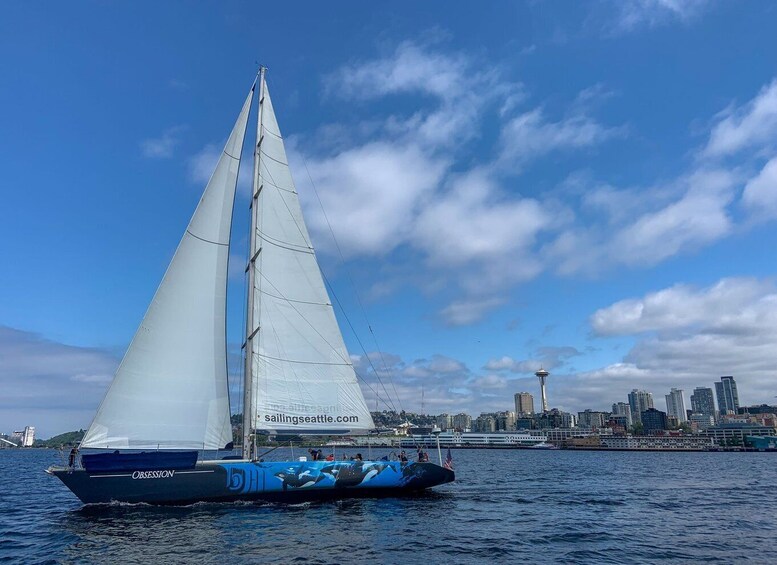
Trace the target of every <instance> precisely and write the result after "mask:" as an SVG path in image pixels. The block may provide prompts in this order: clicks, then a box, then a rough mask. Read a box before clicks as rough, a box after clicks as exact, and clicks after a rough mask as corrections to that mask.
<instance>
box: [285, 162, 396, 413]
mask: <svg viewBox="0 0 777 565" xmlns="http://www.w3.org/2000/svg"><path fill="white" fill-rule="evenodd" d="M300 157H302V163H303V164H304V165H305V172H306V173H307V174H308V180H310V185H311V186H312V187H313V192H314V193H315V195H316V200H318V205H319V206H320V207H321V212H322V213H323V214H324V219H325V220H326V225H327V226H328V227H329V233H330V234H331V235H332V240H333V241H334V242H335V247H336V248H337V253H338V255H340V263H341V264H342V265H345V257H344V256H343V251H342V249H340V243H339V242H338V241H337V237H335V232H334V230H333V229H332V224H331V222H330V221H329V216H327V213H326V209H325V208H324V204H323V202H321V197H320V196H319V195H318V189H317V188H316V183H315V182H313V177H312V175H311V174H310V169H308V162H307V160H306V159H305V157H304V155H302V154H300ZM322 274H323V273H322ZM345 275H346V277H348V282H349V283H350V284H351V288H352V289H353V293H354V295H355V296H356V302H357V303H358V304H359V308H360V310H361V312H362V316H364V320H365V321H366V322H367V327H368V328H369V330H370V334H372V340H373V341H374V342H375V348H376V349H377V350H378V354H379V355H380V360H381V363H382V364H383V370H384V371H385V372H386V374H387V375H388V377H389V382H390V383H391V388H392V389H393V390H394V395H395V396H396V399H397V403H398V404H399V408H400V410H404V408H403V407H402V399H401V398H400V397H399V393H398V392H397V387H396V385H395V384H394V373H393V371H389V368H388V364H387V363H386V359H385V357H384V356H383V350H382V349H381V348H380V345H379V344H378V338H377V337H376V336H375V332H374V331H373V330H372V324H370V321H369V319H368V318H367V311H366V310H365V309H364V305H363V304H362V300H361V297H360V296H359V292H358V291H357V289H356V285H355V284H354V282H353V278H351V273H350V272H349V271H348V269H347V268H346V269H345ZM330 288H331V285H330ZM333 292H334V291H333ZM355 333H356V332H355V331H354V334H355ZM368 358H369V357H368ZM370 364H372V362H371V361H370ZM374 370H375V368H374V367H373V371H374ZM376 374H377V373H376ZM386 394H388V391H386ZM394 411H395V412H396V409H394Z"/></svg>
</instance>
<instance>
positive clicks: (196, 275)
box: [81, 83, 256, 449]
mask: <svg viewBox="0 0 777 565" xmlns="http://www.w3.org/2000/svg"><path fill="white" fill-rule="evenodd" d="M255 86H256V84H255V83H254V86H252V87H251V91H250V92H249V94H248V97H247V98H246V100H245V103H244V104H243V109H242V110H241V112H240V115H239V117H238V119H237V122H236V123H235V126H234V128H233V130H232V134H231V135H230V136H229V140H228V141H227V144H226V146H225V147H224V152H223V153H222V155H221V157H220V159H219V161H218V164H217V165H216V169H215V171H214V172H213V176H212V177H211V179H210V181H209V182H208V185H207V187H206V188H205V192H204V194H203V196H202V199H201V200H200V203H199V205H198V206H197V210H196V211H195V212H194V216H192V219H191V221H190V222H189V226H188V227H187V229H186V232H185V233H184V235H183V238H182V239H181V243H180V244H179V246H178V249H177V250H176V252H175V255H174V257H173V259H172V261H171V262H170V266H169V267H168V269H167V272H166V273H165V276H164V278H163V279H162V282H161V284H160V285H159V288H158V289H157V291H156V294H155V295H154V299H153V300H152V302H151V305H150V306H149V308H148V311H147V312H146V315H145V316H144V318H143V322H142V323H141V324H140V327H139V328H138V330H137V332H136V333H135V337H134V338H133V339H132V343H131V344H130V346H129V348H128V349H127V352H126V354H125V355H124V359H123V361H122V362H121V365H120V366H119V368H118V370H117V371H116V375H115V377H114V379H113V382H112V383H111V386H110V388H109V389H108V392H107V393H106V395H105V398H104V399H103V402H102V404H101V405H100V408H99V410H98V411H97V415H96V416H95V418H94V421H93V422H92V425H91V426H90V427H89V430H88V431H87V432H86V435H85V436H84V439H83V441H82V442H81V447H84V448H116V449H118V448H133V449H158V448H162V449H164V448H168V449H171V448H177V449H182V448H185V449H219V448H223V447H224V446H225V445H227V444H228V443H230V442H231V441H232V427H231V425H230V419H229V417H230V412H229V391H228V383H227V359H226V290H227V261H228V257H229V237H230V230H231V226H232V207H233V204H234V198H235V186H236V183H237V176H238V170H239V168H240V157H241V153H242V148H243V139H244V137H245V131H246V124H247V121H248V114H249V111H250V109H251V100H252V99H253V93H254V89H255Z"/></svg>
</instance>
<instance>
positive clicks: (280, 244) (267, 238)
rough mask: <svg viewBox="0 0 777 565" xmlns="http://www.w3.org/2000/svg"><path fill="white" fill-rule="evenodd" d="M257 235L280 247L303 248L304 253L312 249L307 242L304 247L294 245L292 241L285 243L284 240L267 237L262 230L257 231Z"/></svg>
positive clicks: (297, 244)
mask: <svg viewBox="0 0 777 565" xmlns="http://www.w3.org/2000/svg"><path fill="white" fill-rule="evenodd" d="M256 233H258V234H259V237H261V238H262V239H264V240H266V241H269V242H270V243H275V244H276V245H278V246H279V247H281V246H284V245H286V246H288V247H302V248H303V251H308V250H309V249H310V246H308V242H307V241H306V242H305V244H304V245H302V244H299V243H292V242H290V241H283V240H282V239H278V238H277V237H273V236H271V235H267V234H266V233H264V232H262V231H260V230H256Z"/></svg>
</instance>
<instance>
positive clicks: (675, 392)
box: [665, 388, 688, 424]
mask: <svg viewBox="0 0 777 565" xmlns="http://www.w3.org/2000/svg"><path fill="white" fill-rule="evenodd" d="M665 398H666V413H667V414H668V415H669V416H674V417H675V418H677V422H678V423H679V424H682V423H683V422H686V421H688V416H687V415H686V414H685V400H684V399H683V389H681V388H673V389H672V390H671V391H670V392H669V394H667V395H666V396H665Z"/></svg>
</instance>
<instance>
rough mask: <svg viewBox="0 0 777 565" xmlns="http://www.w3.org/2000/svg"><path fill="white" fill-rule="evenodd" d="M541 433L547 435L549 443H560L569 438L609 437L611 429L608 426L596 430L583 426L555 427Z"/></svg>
mask: <svg viewBox="0 0 777 565" xmlns="http://www.w3.org/2000/svg"><path fill="white" fill-rule="evenodd" d="M543 433H544V434H545V435H546V436H547V438H548V442H549V443H554V444H556V445H561V444H563V443H564V442H565V441H567V440H569V439H571V438H588V437H610V436H612V435H613V434H612V430H611V429H609V428H602V429H601V430H597V431H593V430H586V429H583V428H556V429H553V430H544V432H543Z"/></svg>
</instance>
